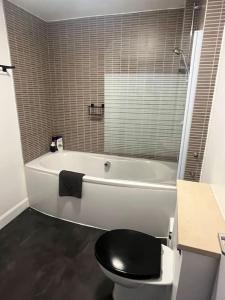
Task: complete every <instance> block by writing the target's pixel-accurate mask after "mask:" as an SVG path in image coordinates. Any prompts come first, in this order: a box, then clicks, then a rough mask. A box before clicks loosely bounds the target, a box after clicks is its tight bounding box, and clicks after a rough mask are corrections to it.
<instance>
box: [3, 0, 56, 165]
mask: <svg viewBox="0 0 225 300" xmlns="http://www.w3.org/2000/svg"><path fill="white" fill-rule="evenodd" d="M4 7H5V12H6V13H5V15H6V20H7V29H8V36H9V44H10V52H11V59H12V63H13V64H14V65H16V69H15V71H14V81H15V91H16V101H17V109H18V115H19V123H20V131H21V140H22V146H23V157H24V161H25V162H28V161H30V160H32V159H34V158H36V157H38V156H40V155H42V154H44V153H46V152H47V151H48V150H49V142H50V137H51V134H52V114H51V108H50V97H49V76H48V43H47V42H48V41H47V24H46V23H45V22H44V21H42V20H40V19H38V18H36V17H34V16H33V15H31V14H29V13H27V12H25V11H24V10H22V9H20V8H18V7H16V6H15V5H13V4H11V3H10V2H8V1H4Z"/></svg>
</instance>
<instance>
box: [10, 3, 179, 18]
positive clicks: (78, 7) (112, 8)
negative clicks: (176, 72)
mask: <svg viewBox="0 0 225 300" xmlns="http://www.w3.org/2000/svg"><path fill="white" fill-rule="evenodd" d="M10 2H12V3H14V4H16V5H17V6H20V7H22V8H24V9H25V10H27V11H29V12H30V13H32V14H33V15H35V16H38V17H40V18H41V19H43V20H45V21H56V20H65V19H75V18H82V17H89V16H102V15H111V14H120V13H129V12H138V11H146V10H156V9H167V8H180V7H184V2H185V0H10Z"/></svg>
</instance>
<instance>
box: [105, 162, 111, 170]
mask: <svg viewBox="0 0 225 300" xmlns="http://www.w3.org/2000/svg"><path fill="white" fill-rule="evenodd" d="M104 166H105V168H107V169H109V168H110V167H111V162H110V161H106V162H105V163H104Z"/></svg>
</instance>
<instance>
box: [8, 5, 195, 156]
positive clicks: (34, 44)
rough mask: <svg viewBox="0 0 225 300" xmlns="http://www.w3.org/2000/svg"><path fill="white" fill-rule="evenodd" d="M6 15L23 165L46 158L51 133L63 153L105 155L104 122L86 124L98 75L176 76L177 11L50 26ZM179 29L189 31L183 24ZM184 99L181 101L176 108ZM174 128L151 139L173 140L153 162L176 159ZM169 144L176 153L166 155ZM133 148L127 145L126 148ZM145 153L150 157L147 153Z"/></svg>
mask: <svg viewBox="0 0 225 300" xmlns="http://www.w3.org/2000/svg"><path fill="white" fill-rule="evenodd" d="M5 11H6V18H7V24H8V33H9V40H10V48H11V56H12V60H13V63H14V64H15V65H17V70H16V72H15V85H16V94H17V106H18V112H19V118H20V128H21V138H22V144H23V154H24V160H25V162H27V161H30V160H32V159H34V158H36V157H38V156H40V155H41V154H43V153H45V152H47V151H48V149H49V142H50V137H51V135H54V134H62V135H63V136H64V139H65V148H66V149H68V150H79V151H88V152H100V153H101V152H104V150H105V149H104V120H103V119H102V120H99V119H98V120H96V119H93V118H92V119H91V118H90V117H89V116H88V105H90V104H91V103H95V104H97V105H101V104H102V103H104V84H105V79H104V77H105V74H115V73H117V74H121V73H124V74H127V75H129V74H132V76H135V74H140V73H151V74H159V75H160V74H164V73H177V72H178V69H179V66H180V58H179V57H178V56H175V55H174V54H173V53H172V49H173V48H174V47H175V46H178V47H180V46H181V38H182V30H183V13H184V11H183V9H175V10H164V11H162V10H159V11H151V12H145V13H136V14H128V15H117V16H105V17H93V18H85V19H77V20H67V21H60V22H51V23H45V22H44V21H42V20H40V19H38V18H36V17H34V16H32V15H30V14H29V13H27V12H25V11H24V10H22V9H20V8H18V7H16V6H14V5H13V4H11V3H9V2H7V1H5ZM186 24H189V25H187V26H189V27H190V18H189V19H187V22H186ZM187 26H186V27H187ZM186 32H187V35H188V36H189V32H188V31H186ZM181 67H182V66H181ZM144 89H145V85H144V83H143V90H144ZM184 101H185V99H183V98H182V101H181V102H182V103H181V105H184ZM160 103H161V102H160ZM153 104H154V103H153ZM155 104H157V103H155ZM160 105H161V104H160ZM162 108H163V106H161V109H162ZM180 111H181V110H180ZM164 113H166V112H164ZM160 114H161V113H160ZM162 114H163V112H162ZM181 119H182V116H181ZM174 124H175V123H174ZM179 124H180V122H179ZM175 125H176V124H175ZM175 125H174V128H172V133H171V132H170V131H168V132H167V133H165V132H161V131H159V130H158V131H157V132H154V134H153V135H154V137H151V140H152V141H154V140H155V139H157V138H158V139H159V140H162V139H165V138H166V137H167V136H171V134H172V135H173V136H174V138H173V139H171V140H169V141H168V142H169V144H168V147H167V148H165V151H164V153H158V157H161V158H162V157H164V158H165V155H167V158H168V159H170V160H176V159H177V154H178V152H179V135H180V132H181V126H175ZM176 127H177V128H178V127H179V130H178V131H179V132H178V133H176V132H177V130H176ZM153 130H154V128H153ZM156 135H158V137H157V136H156ZM165 135H166V136H165ZM175 135H176V136H175ZM175 140H176V141H177V140H178V146H177V147H176V148H177V149H176V151H175V152H174V151H169V150H168V149H171V148H174V145H175V143H174V141H175ZM136 144H137V143H136V140H135V141H133V148H135V147H136ZM157 145H158V144H157ZM176 145H177V142H176ZM155 148H156V147H155ZM158 148H159V147H158ZM160 148H161V152H163V151H162V149H164V148H163V147H160ZM130 154H131V155H132V154H134V152H131V153H130ZM136 154H137V153H136ZM127 155H129V153H127ZM147 155H148V157H157V155H156V154H155V153H153V152H152V151H149V153H147Z"/></svg>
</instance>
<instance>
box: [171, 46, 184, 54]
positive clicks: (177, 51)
mask: <svg viewBox="0 0 225 300" xmlns="http://www.w3.org/2000/svg"><path fill="white" fill-rule="evenodd" d="M173 53H175V54H176V55H181V54H183V50H182V49H180V48H178V47H176V48H174V49H173Z"/></svg>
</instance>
